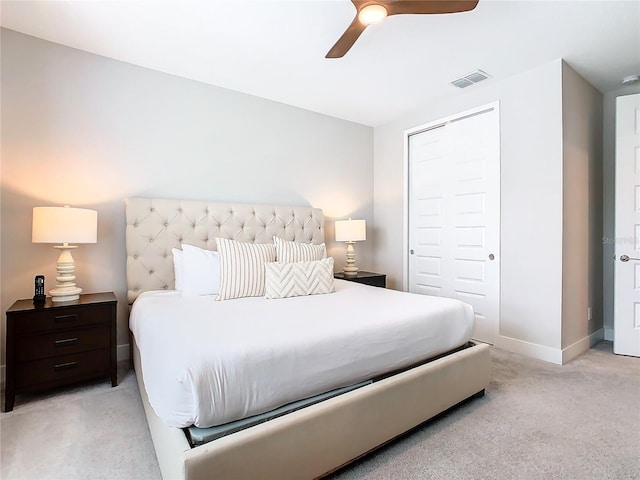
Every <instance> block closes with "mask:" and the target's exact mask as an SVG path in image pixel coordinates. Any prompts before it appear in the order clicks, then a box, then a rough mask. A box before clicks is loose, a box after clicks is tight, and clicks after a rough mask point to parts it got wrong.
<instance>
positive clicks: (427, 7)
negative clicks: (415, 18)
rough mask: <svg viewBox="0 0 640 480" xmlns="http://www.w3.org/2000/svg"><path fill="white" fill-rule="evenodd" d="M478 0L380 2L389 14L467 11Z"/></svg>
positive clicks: (474, 6)
mask: <svg viewBox="0 0 640 480" xmlns="http://www.w3.org/2000/svg"><path fill="white" fill-rule="evenodd" d="M478 1H479V0H397V1H393V0H391V1H388V2H380V3H381V4H383V5H384V6H385V8H386V9H387V12H388V14H389V15H400V14H403V13H409V14H418V13H431V14H434V13H457V12H468V11H469V10H473V9H474V8H476V5H478Z"/></svg>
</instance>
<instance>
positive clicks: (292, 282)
mask: <svg viewBox="0 0 640 480" xmlns="http://www.w3.org/2000/svg"><path fill="white" fill-rule="evenodd" d="M265 268H266V289H265V297H266V298H288V297H298V296H301V295H317V294H321V293H331V292H334V291H335V287H334V282H333V258H331V257H329V258H325V259H324V260H315V261H313V262H295V263H279V262H278V263H267V264H266V267H265Z"/></svg>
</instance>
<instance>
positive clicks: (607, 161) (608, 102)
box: [602, 84, 640, 340]
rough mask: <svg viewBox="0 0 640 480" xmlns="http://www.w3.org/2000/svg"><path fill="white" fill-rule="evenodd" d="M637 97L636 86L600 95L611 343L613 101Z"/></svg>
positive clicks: (639, 86)
mask: <svg viewBox="0 0 640 480" xmlns="http://www.w3.org/2000/svg"><path fill="white" fill-rule="evenodd" d="M634 93H640V84H636V85H632V86H629V87H623V88H620V89H618V90H615V91H613V92H607V93H605V94H604V122H603V123H604V139H603V172H602V177H603V180H602V183H603V195H604V199H603V206H602V215H603V232H602V243H603V256H602V265H603V277H604V281H603V304H604V311H603V316H604V335H605V338H606V339H607V340H613V267H614V263H613V255H614V254H615V244H614V242H615V231H614V227H615V193H616V186H615V178H616V98H618V97H621V96H624V95H632V94H634Z"/></svg>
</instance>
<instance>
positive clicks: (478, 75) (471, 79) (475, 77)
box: [451, 70, 490, 88]
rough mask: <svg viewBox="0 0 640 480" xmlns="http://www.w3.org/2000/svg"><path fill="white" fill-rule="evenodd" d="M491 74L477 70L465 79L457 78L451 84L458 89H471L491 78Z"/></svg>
mask: <svg viewBox="0 0 640 480" xmlns="http://www.w3.org/2000/svg"><path fill="white" fill-rule="evenodd" d="M489 76H490V75H489V74H488V73H486V72H483V71H482V70H475V71H473V72H471V73H467V74H466V75H465V76H464V77H460V78H456V79H455V80H454V81H452V82H451V85H455V86H456V87H458V88H465V87H469V86H471V85H473V84H475V83H478V82H481V81H482V80H486V79H487V78H489Z"/></svg>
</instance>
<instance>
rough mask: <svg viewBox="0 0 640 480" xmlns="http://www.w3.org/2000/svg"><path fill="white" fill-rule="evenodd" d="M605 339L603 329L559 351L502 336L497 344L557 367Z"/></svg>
mask: <svg viewBox="0 0 640 480" xmlns="http://www.w3.org/2000/svg"><path fill="white" fill-rule="evenodd" d="M605 338H606V337H605V331H604V329H603V328H601V329H599V330H596V331H595V332H593V333H592V334H590V335H587V336H586V337H584V338H582V339H580V340H578V341H577V342H575V343H573V344H572V345H569V346H568V347H567V348H563V349H559V348H551V347H547V346H544V345H538V344H536V343H530V342H525V341H523V340H518V339H516V338H511V337H504V336H500V337H498V341H497V342H496V347H499V348H502V349H504V350H508V351H510V352H513V353H519V354H520V355H525V356H527V357H532V358H537V359H538V360H544V361H545V362H551V363H555V364H556V365H564V364H565V363H567V362H570V361H571V360H573V359H574V358H576V357H578V356H579V355H582V354H583V353H584V352H586V351H587V350H589V349H590V348H591V347H592V346H594V345H595V344H596V343H598V342H599V341H600V340H603V339H605Z"/></svg>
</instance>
